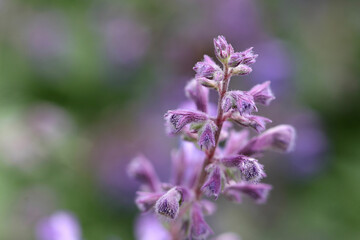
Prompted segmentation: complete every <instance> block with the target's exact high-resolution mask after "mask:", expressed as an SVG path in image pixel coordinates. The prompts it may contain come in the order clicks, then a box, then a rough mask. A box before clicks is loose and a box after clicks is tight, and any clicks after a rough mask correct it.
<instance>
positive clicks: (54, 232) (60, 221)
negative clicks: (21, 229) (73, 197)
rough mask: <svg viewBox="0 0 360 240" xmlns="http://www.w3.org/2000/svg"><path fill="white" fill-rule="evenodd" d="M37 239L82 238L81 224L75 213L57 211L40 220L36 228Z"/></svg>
mask: <svg viewBox="0 0 360 240" xmlns="http://www.w3.org/2000/svg"><path fill="white" fill-rule="evenodd" d="M36 237H37V240H81V239H82V237H81V229H80V225H79V223H78V221H77V219H76V218H75V216H74V215H72V214H71V213H68V212H63V211H60V212H56V213H54V214H53V215H51V216H50V217H48V218H45V219H43V220H41V221H40V222H39V224H38V225H37V228H36Z"/></svg>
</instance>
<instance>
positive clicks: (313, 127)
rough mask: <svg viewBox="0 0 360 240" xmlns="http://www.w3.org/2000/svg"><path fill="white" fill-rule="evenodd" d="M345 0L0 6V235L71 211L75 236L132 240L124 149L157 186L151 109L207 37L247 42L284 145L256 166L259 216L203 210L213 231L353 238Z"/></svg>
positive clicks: (359, 160)
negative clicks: (268, 90) (142, 158)
mask: <svg viewBox="0 0 360 240" xmlns="http://www.w3.org/2000/svg"><path fill="white" fill-rule="evenodd" d="M359 13H360V1H357V0H348V1H336V0H328V1H326V0H316V1H301V0H286V1H285V0H271V1H270V0H257V1H254V0H253V1H252V0H222V1H220V0H219V1H215V0H198V1H191V0H171V1H169V0H117V1H116V0H86V1H85V0H77V1H75V0H71V1H70V0H52V1H49V0H47V1H45V0H23V1H21V0H0V239H3V240H24V239H27V240H28V239H35V230H34V229H35V226H36V223H37V222H38V221H39V219H41V218H42V217H44V216H48V215H50V214H52V213H53V212H55V211H58V210H67V211H70V212H72V213H73V214H75V215H76V216H77V218H78V220H79V223H80V225H81V228H82V232H83V236H84V239H87V240H99V239H107V240H110V239H113V240H115V239H117V240H118V239H126V240H128V239H134V227H133V225H134V222H135V219H136V217H137V216H138V214H139V213H138V210H137V209H136V207H135V205H134V203H133V201H132V200H133V197H134V192H135V190H136V189H137V185H136V183H134V182H133V181H132V180H130V179H128V178H127V176H126V173H125V167H126V164H127V163H128V161H129V160H130V159H131V158H132V157H133V156H134V155H136V154H137V153H138V152H144V153H145V155H147V156H148V157H149V158H150V159H151V160H153V161H154V162H155V165H156V167H157V169H158V173H159V175H161V177H162V179H163V180H166V179H167V178H168V177H169V175H168V171H166V169H167V168H168V166H169V164H170V163H169V162H170V160H169V158H170V150H171V149H172V148H174V147H176V145H177V144H176V143H177V141H176V139H173V138H171V139H169V138H168V137H167V136H166V135H165V131H164V130H163V120H162V116H163V114H164V113H165V111H166V110H167V109H170V108H175V107H177V106H178V105H179V104H180V102H181V101H183V100H185V97H184V94H183V87H184V85H185V84H186V82H187V81H188V80H189V79H191V77H192V76H193V71H192V66H193V65H194V64H195V62H196V61H198V60H200V59H201V58H202V54H204V53H206V54H209V55H213V50H212V38H213V37H215V36H217V35H219V34H223V35H224V36H225V37H226V38H227V39H228V40H229V42H231V43H232V44H233V46H234V47H235V49H237V50H244V49H245V48H247V47H250V46H254V50H255V52H256V53H258V54H259V58H258V62H257V63H256V64H255V65H254V72H253V73H252V74H251V75H250V76H249V77H246V78H243V79H234V80H233V83H232V87H233V88H241V89H248V88H249V87H250V86H252V85H254V84H256V83H259V82H262V81H266V80H271V81H272V85H273V89H274V93H275V95H276V97H277V99H276V101H275V102H274V104H273V105H272V106H270V107H269V108H267V109H261V110H262V113H264V115H265V116H267V117H269V118H271V119H273V120H274V124H280V123H290V124H294V125H295V127H296V128H297V131H298V140H297V148H296V150H295V152H294V153H292V154H291V155H288V156H279V155H277V154H270V155H268V156H267V157H265V158H264V159H263V160H262V162H263V163H264V164H265V167H266V169H267V173H268V176H269V177H268V178H267V179H266V180H265V182H267V183H270V184H273V185H274V191H273V192H272V194H271V195H270V199H269V201H268V203H267V204H266V205H262V206H257V205H254V204H253V203H252V202H251V201H245V203H244V204H242V205H234V204H226V202H225V201H223V199H220V200H219V207H218V211H217V213H216V215H215V216H213V217H212V218H209V223H210V225H211V226H212V227H213V229H214V230H215V232H216V233H221V232H225V231H233V232H237V233H239V234H240V235H241V236H242V238H243V239H244V240H255V239H274V240H275V239H276V240H282V239H284V240H285V239H292V240H297V239H299V240H300V239H318V240H321V239H324V240H325V239H326V240H328V239H330V240H332V239H334V240H335V239H349V240H352V239H354V240H355V239H360V228H359V226H360V190H359V187H358V186H359V185H358V184H359V182H360V172H359V171H360V137H359V136H360V124H359V122H360V111H359V110H360V107H359V104H360V94H359V92H360V81H359V78H360V67H359V66H360V14H359Z"/></svg>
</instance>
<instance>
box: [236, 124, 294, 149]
mask: <svg viewBox="0 0 360 240" xmlns="http://www.w3.org/2000/svg"><path fill="white" fill-rule="evenodd" d="M295 136H296V132H295V129H294V128H293V127H292V126H290V125H279V126H276V127H273V128H270V129H268V130H267V131H265V132H264V133H262V134H260V135H259V136H257V137H255V138H253V139H252V140H251V141H250V142H249V143H248V144H247V145H246V146H245V147H244V149H242V150H241V151H240V153H242V154H245V155H253V154H255V153H261V152H263V151H266V150H273V151H277V152H289V151H291V150H292V149H293V147H294V143H295Z"/></svg>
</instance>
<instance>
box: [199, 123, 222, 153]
mask: <svg viewBox="0 0 360 240" xmlns="http://www.w3.org/2000/svg"><path fill="white" fill-rule="evenodd" d="M216 130H217V126H216V125H215V123H214V122H213V121H211V120H209V121H207V122H206V123H205V124H204V125H203V126H202V128H201V129H200V130H199V132H198V144H199V146H200V149H203V148H205V149H206V150H209V149H210V148H211V147H215V144H216V142H215V132H216Z"/></svg>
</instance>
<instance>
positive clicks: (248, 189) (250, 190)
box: [224, 183, 272, 204]
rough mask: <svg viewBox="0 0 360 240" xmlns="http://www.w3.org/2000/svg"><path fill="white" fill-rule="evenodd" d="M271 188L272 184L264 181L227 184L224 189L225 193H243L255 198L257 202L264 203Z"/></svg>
mask: <svg viewBox="0 0 360 240" xmlns="http://www.w3.org/2000/svg"><path fill="white" fill-rule="evenodd" d="M271 189H272V186H271V185H269V184H264V183H258V184H248V183H246V184H244V183H237V184H233V185H230V186H227V187H226V188H225V189H224V193H225V194H226V193H227V192H238V193H243V194H246V195H248V196H250V197H251V198H253V199H254V200H255V201H256V203H258V204H262V203H265V202H266V200H267V197H268V195H269V192H270V190H271Z"/></svg>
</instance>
